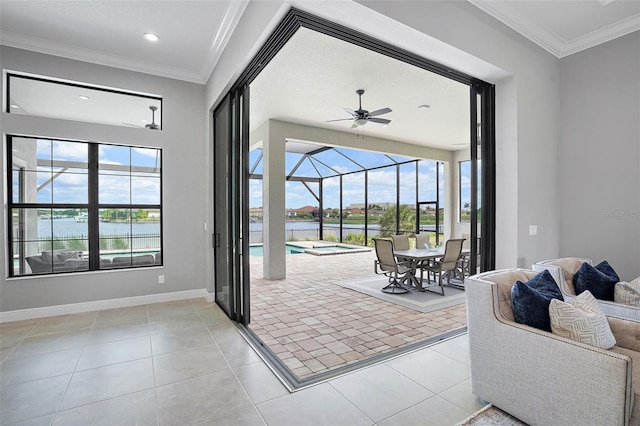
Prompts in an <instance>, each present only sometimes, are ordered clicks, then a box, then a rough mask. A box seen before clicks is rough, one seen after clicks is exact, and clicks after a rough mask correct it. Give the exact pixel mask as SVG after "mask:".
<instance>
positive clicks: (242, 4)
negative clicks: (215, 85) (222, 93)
mask: <svg viewBox="0 0 640 426" xmlns="http://www.w3.org/2000/svg"><path fill="white" fill-rule="evenodd" d="M248 4H249V0H237V1H232V2H230V3H229V4H228V6H227V10H226V11H225V13H224V16H223V17H222V19H221V20H220V25H218V31H217V33H216V35H215V36H214V37H213V39H212V40H211V43H210V47H209V53H210V55H209V59H208V60H207V62H206V64H205V66H204V68H203V70H202V72H201V78H202V81H203V82H204V83H206V81H207V80H208V79H209V77H210V76H211V73H212V72H213V69H214V68H215V66H216V65H217V64H218V61H219V60H220V57H221V56H222V52H223V51H224V49H225V48H226V47H227V43H228V42H229V39H230V38H231V35H232V34H233V32H234V31H235V29H236V26H237V25H238V22H239V21H240V18H241V17H242V14H243V13H244V11H245V9H246V8H247V5H248Z"/></svg>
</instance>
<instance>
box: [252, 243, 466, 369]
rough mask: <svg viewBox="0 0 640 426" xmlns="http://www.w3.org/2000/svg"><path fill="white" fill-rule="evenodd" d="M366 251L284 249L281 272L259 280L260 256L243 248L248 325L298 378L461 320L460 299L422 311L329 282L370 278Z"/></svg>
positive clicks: (425, 335)
mask: <svg viewBox="0 0 640 426" xmlns="http://www.w3.org/2000/svg"><path fill="white" fill-rule="evenodd" d="M374 259H375V254H374V253H373V252H369V253H349V254H344V255H331V256H313V255H309V254H295V255H288V256H286V271H287V278H286V279H283V280H266V279H264V278H263V272H262V257H256V256H251V259H250V265H251V324H249V328H250V329H251V330H252V331H253V332H254V333H255V334H256V335H257V336H258V337H260V339H261V340H262V341H263V342H264V343H265V344H266V345H267V346H268V347H269V348H270V349H271V350H272V351H273V352H274V353H275V354H276V355H277V356H278V358H280V359H281V360H282V361H283V362H284V364H285V365H286V366H287V367H288V368H289V369H290V370H291V371H292V372H293V373H294V374H295V375H296V376H298V378H300V379H305V378H309V377H311V376H314V375H316V374H320V373H324V372H328V371H331V370H335V369H337V368H340V367H344V366H348V365H350V364H353V363H356V362H358V361H362V360H364V359H367V358H371V357H373V356H375V355H378V354H381V353H385V352H389V351H391V350H394V349H399V348H402V347H406V346H408V345H411V344H414V343H417V342H422V341H424V340H427V339H429V338H431V337H434V336H437V335H441V334H443V333H445V332H447V331H451V330H455V329H460V328H462V327H464V326H466V325H467V313H466V306H465V304H464V303H462V304H459V305H455V306H452V307H449V308H446V309H440V310H437V311H433V312H428V313H422V312H419V311H416V310H413V309H410V308H406V307H404V306H400V305H397V304H394V303H390V302H387V301H384V300H380V299H378V298H375V297H372V296H369V295H366V294H362V293H359V292H357V291H354V290H351V289H348V288H344V287H341V286H339V285H337V284H336V283H338V282H341V281H348V280H353V279H361V278H367V277H373V278H375V277H376V276H375V274H374V268H373V264H374ZM445 294H446V289H445ZM436 297H440V296H436Z"/></svg>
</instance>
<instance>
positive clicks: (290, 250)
mask: <svg viewBox="0 0 640 426" xmlns="http://www.w3.org/2000/svg"><path fill="white" fill-rule="evenodd" d="M284 250H285V254H304V247H298V246H294V245H292V244H285V246H284ZM262 255H263V250H262V244H260V245H255V246H249V256H262Z"/></svg>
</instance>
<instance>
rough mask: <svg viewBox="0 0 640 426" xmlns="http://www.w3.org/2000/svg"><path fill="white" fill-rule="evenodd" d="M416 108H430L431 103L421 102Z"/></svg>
mask: <svg viewBox="0 0 640 426" xmlns="http://www.w3.org/2000/svg"><path fill="white" fill-rule="evenodd" d="M418 108H431V105H427V104H422V105H420V106H418Z"/></svg>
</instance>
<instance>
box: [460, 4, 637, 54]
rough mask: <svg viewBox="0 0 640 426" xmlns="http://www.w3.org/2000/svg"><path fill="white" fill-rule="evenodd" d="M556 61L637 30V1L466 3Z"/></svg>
mask: <svg viewBox="0 0 640 426" xmlns="http://www.w3.org/2000/svg"><path fill="white" fill-rule="evenodd" d="M468 1H469V2H470V3H472V4H474V5H475V6H477V7H479V8H480V9H482V10H483V11H485V12H487V13H488V14H490V15H492V16H493V17H495V18H496V19H498V20H500V21H502V22H503V23H505V24H506V25H508V26H509V27H511V28H512V29H514V30H516V31H518V32H519V33H520V34H522V35H523V36H525V37H527V38H528V39H530V40H531V41H533V42H535V43H537V44H538V45H540V46H541V47H542V48H544V49H546V50H547V51H549V52H550V53H552V54H554V55H555V56H557V57H558V58H562V57H564V56H567V55H571V54H573V53H576V52H579V51H581V50H584V49H588V48H590V47H593V46H596V45H598V44H601V43H604V42H607V41H609V40H613V39H615V38H617V37H621V36H623V35H625V34H629V33H631V32H633V31H637V30H639V29H640V1H638V0H524V1H514V0H468Z"/></svg>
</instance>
